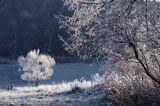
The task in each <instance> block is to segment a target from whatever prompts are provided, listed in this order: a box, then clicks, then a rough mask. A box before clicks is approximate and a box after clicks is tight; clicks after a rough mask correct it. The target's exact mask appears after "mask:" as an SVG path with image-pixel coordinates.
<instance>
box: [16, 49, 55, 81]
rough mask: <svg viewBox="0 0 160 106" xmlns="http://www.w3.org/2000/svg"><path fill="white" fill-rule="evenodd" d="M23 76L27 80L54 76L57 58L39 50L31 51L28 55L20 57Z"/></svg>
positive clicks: (20, 69)
mask: <svg viewBox="0 0 160 106" xmlns="http://www.w3.org/2000/svg"><path fill="white" fill-rule="evenodd" d="M18 63H19V65H20V68H19V71H20V72H22V75H21V78H22V79H23V80H27V81H39V80H45V79H48V78H50V77H51V76H52V74H53V66H55V60H54V58H52V57H51V56H49V55H45V54H40V51H39V50H33V51H30V52H29V53H28V54H27V56H26V57H24V56H20V57H19V58H18Z"/></svg>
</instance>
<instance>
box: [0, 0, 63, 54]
mask: <svg viewBox="0 0 160 106" xmlns="http://www.w3.org/2000/svg"><path fill="white" fill-rule="evenodd" d="M62 6H63V4H62V2H61V1H60V0H0V56H18V55H22V54H26V53H27V52H28V51H30V50H33V49H37V48H39V49H40V50H41V51H42V52H45V53H48V54H50V55H58V56H59V55H65V53H64V51H63V49H62V47H61V42H60V41H59V40H58V34H61V35H62V33H63V32H62V31H61V32H60V31H59V28H58V27H59V25H58V22H57V19H56V17H55V15H58V14H59V13H60V12H63V11H61V10H64V9H62Z"/></svg>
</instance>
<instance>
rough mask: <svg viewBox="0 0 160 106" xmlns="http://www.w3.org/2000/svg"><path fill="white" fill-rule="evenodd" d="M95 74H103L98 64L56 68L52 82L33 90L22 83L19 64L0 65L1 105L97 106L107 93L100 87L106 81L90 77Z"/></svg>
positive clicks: (26, 83) (43, 83)
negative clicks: (10, 89) (11, 88)
mask: <svg viewBox="0 0 160 106" xmlns="http://www.w3.org/2000/svg"><path fill="white" fill-rule="evenodd" d="M95 73H103V72H102V71H100V69H99V65H98V64H88V63H63V64H56V67H55V72H54V75H53V76H52V77H51V79H49V80H45V81H41V85H40V86H39V87H33V86H32V84H30V83H28V82H26V81H22V80H21V79H20V73H19V72H18V64H17V63H16V61H9V62H7V63H5V64H0V105H6V104H7V105H9V104H11V105H16V106H17V105H20V106H21V105H23V104H24V105H37V106H39V105H42V106H43V105H45V106H46V105H53V106H55V105H56V106H97V105H98V104H100V103H101V102H100V100H101V99H102V97H103V96H102V95H103V94H104V93H102V92H103V90H100V88H99V87H98V86H97V85H99V84H100V83H102V82H103V78H99V76H98V74H96V75H95V76H94V77H91V75H94V74H95ZM82 77H83V78H82ZM10 85H13V87H14V88H13V90H12V91H8V90H7V87H8V86H10Z"/></svg>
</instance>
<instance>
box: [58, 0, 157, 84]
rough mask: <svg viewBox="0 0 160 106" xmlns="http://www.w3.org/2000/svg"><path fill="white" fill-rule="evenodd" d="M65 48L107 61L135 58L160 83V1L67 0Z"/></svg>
mask: <svg viewBox="0 0 160 106" xmlns="http://www.w3.org/2000/svg"><path fill="white" fill-rule="evenodd" d="M64 1H65V6H68V7H69V11H71V12H72V13H73V14H72V15H68V16H61V18H60V22H61V23H62V27H63V28H67V29H68V33H69V34H70V36H69V38H68V39H63V38H61V39H62V40H63V41H64V46H65V49H66V50H67V51H68V52H70V53H71V54H77V55H78V56H80V57H82V58H92V57H94V58H97V59H100V60H105V62H106V63H107V64H115V63H116V62H118V61H120V60H134V62H138V63H139V64H140V65H141V67H143V69H144V72H145V73H146V75H147V76H149V77H150V78H151V79H152V80H153V81H155V82H156V83H158V84H160V3H159V1H157V0H64Z"/></svg>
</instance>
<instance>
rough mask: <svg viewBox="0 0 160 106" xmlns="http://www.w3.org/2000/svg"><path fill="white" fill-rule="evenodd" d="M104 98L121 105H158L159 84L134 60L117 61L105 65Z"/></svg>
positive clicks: (110, 102) (107, 101)
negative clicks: (107, 65)
mask: <svg viewBox="0 0 160 106" xmlns="http://www.w3.org/2000/svg"><path fill="white" fill-rule="evenodd" d="M105 68H106V67H105ZM106 69H107V77H106V84H105V92H106V93H105V95H106V96H105V98H104V99H105V100H106V103H107V104H111V105H121V106H122V105H123V106H146V105H147V106H148V105H150V106H152V105H153V106H158V105H160V95H159V94H160V86H159V85H158V84H156V83H155V82H153V81H152V80H151V79H150V78H149V77H148V76H147V75H146V74H145V73H144V71H143V68H142V67H140V65H139V64H138V63H136V62H127V61H119V62H117V63H116V64H114V65H113V66H110V67H107V68H106Z"/></svg>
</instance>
